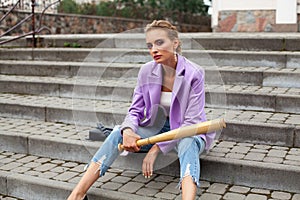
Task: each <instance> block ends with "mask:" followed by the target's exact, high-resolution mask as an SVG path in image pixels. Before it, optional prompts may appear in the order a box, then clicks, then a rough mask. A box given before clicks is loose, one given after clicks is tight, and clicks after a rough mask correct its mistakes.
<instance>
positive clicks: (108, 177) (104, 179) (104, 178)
mask: <svg viewBox="0 0 300 200" xmlns="http://www.w3.org/2000/svg"><path fill="white" fill-rule="evenodd" d="M116 176H117V174H115V173H110V172H106V173H105V175H104V176H102V177H100V178H98V181H100V182H103V183H105V182H107V181H110V180H111V179H112V178H114V177H116Z"/></svg>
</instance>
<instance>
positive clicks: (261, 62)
mask: <svg viewBox="0 0 300 200" xmlns="http://www.w3.org/2000/svg"><path fill="white" fill-rule="evenodd" d="M183 55H184V56H186V57H187V58H188V59H190V60H191V61H193V62H195V63H197V64H198V65H200V66H240V67H249V66H250V67H280V68H285V67H287V68H299V67H300V64H299V63H300V62H299V59H300V53H299V52H283V51H222V50H206V51H205V50H185V51H183ZM0 57H1V58H3V59H5V60H38V61H76V62H107V63H145V62H148V61H150V60H151V57H150V56H149V53H148V50H142V49H133V48H130V47H128V48H127V49H118V48H94V49H91V48H37V49H28V48H14V49H8V48H1V49H0Z"/></svg>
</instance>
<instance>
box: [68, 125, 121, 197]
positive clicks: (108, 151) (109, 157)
mask: <svg viewBox="0 0 300 200" xmlns="http://www.w3.org/2000/svg"><path fill="white" fill-rule="evenodd" d="M122 139H123V138H122V136H121V133H120V130H119V128H115V129H114V130H113V131H112V132H111V134H110V135H109V136H108V137H107V138H106V140H105V141H104V142H103V144H102V145H101V147H100V148H99V149H98V151H97V152H96V154H95V155H94V157H93V159H92V161H91V163H90V165H89V167H88V168H87V171H86V172H85V173H84V175H83V177H82V178H81V180H80V181H79V183H78V184H77V186H76V187H75V188H74V190H73V191H72V193H71V195H70V196H69V198H68V200H82V199H83V198H84V196H85V194H86V192H87V191H88V189H89V188H90V187H91V186H92V185H93V184H94V182H95V181H96V180H97V179H98V178H99V177H100V176H103V175H104V174H105V172H106V171H107V169H108V168H109V167H110V166H111V164H112V163H113V162H114V161H115V159H116V158H117V157H118V155H119V153H120V152H119V150H118V144H119V143H122Z"/></svg>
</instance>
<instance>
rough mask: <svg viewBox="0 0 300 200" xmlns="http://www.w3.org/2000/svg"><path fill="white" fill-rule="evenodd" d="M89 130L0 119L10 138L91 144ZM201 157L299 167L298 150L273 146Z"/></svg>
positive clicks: (241, 146) (233, 145)
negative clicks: (39, 137) (17, 135)
mask: <svg viewBox="0 0 300 200" xmlns="http://www.w3.org/2000/svg"><path fill="white" fill-rule="evenodd" d="M90 129H91V127H88V126H75V125H72V124H64V123H54V122H43V121H32V120H26V119H14V118H7V117H0V132H11V133H12V134H13V133H23V134H28V135H43V136H45V137H55V138H64V139H68V140H82V141H84V142H85V143H89V142H90V143H93V141H88V140H87V138H88V131H89V130H90ZM99 145H100V144H99ZM204 156H212V157H223V158H231V159H236V160H250V161H257V162H264V163H270V164H271V163H277V164H284V165H293V166H300V148H290V147H283V146H276V145H260V144H252V143H239V142H229V141H218V142H217V143H216V144H215V145H214V147H213V148H212V149H211V151H210V152H209V154H207V155H204Z"/></svg>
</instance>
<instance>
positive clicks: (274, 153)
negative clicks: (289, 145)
mask: <svg viewBox="0 0 300 200" xmlns="http://www.w3.org/2000/svg"><path fill="white" fill-rule="evenodd" d="M286 154H287V152H286V151H282V150H276V149H271V150H270V151H269V153H268V156H270V157H280V158H284V157H285V156H286Z"/></svg>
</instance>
